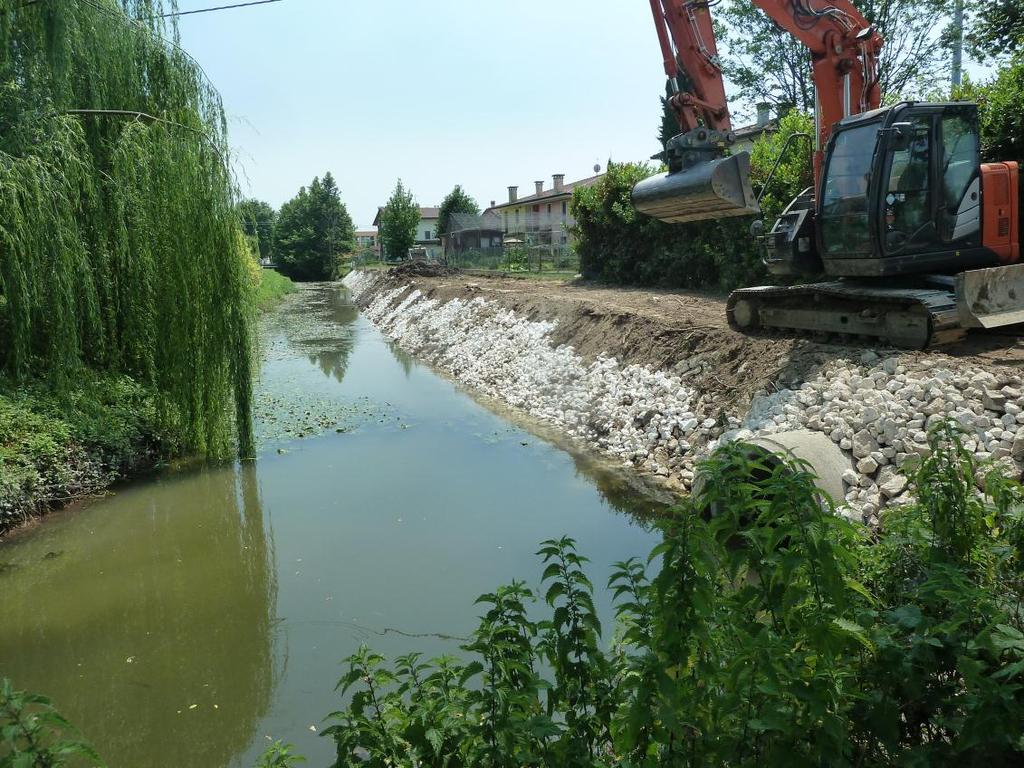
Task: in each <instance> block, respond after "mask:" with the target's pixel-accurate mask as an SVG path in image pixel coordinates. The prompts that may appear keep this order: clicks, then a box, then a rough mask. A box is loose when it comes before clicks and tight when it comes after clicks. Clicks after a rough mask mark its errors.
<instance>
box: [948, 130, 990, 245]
mask: <svg viewBox="0 0 1024 768" xmlns="http://www.w3.org/2000/svg"><path fill="white" fill-rule="evenodd" d="M979 168H980V165H979V157H978V131H977V129H976V128H975V125H974V123H973V121H971V120H970V119H968V118H967V117H966V116H964V115H946V116H945V117H943V118H942V207H941V210H940V216H939V223H940V227H941V230H942V239H943V240H944V241H945V242H951V241H953V240H961V239H963V238H967V237H971V236H972V235H974V236H977V235H979V234H980V232H981V207H980V202H981V201H980V199H979V192H980V185H981V180H980V178H979V175H978V172H979Z"/></svg>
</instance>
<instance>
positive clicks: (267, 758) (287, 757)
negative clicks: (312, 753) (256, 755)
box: [256, 741, 306, 768]
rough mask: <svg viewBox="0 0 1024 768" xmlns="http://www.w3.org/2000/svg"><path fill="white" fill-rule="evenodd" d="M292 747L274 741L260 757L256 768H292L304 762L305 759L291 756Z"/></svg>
mask: <svg viewBox="0 0 1024 768" xmlns="http://www.w3.org/2000/svg"><path fill="white" fill-rule="evenodd" d="M293 749H294V747H293V746H292V745H291V744H285V743H283V742H281V741H275V742H274V743H273V744H271V745H270V746H269V747H267V751H266V752H264V753H263V754H262V755H261V756H260V761H259V762H258V763H257V764H256V768H294V767H295V766H296V765H298V764H299V763H304V762H306V758H304V757H301V756H300V755H293V754H292V750H293Z"/></svg>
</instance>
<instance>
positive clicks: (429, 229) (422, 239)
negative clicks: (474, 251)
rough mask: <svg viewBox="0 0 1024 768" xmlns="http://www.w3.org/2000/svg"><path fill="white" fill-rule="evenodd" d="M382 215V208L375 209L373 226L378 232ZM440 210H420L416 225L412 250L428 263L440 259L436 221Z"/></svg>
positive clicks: (439, 240)
mask: <svg viewBox="0 0 1024 768" xmlns="http://www.w3.org/2000/svg"><path fill="white" fill-rule="evenodd" d="M383 213H384V206H381V207H379V208H377V216H376V217H375V218H374V220H373V226H375V227H377V230H378V231H380V217H381V214H383ZM440 213H441V210H440V208H436V207H434V208H420V220H419V223H418V224H417V225H416V242H415V243H413V248H412V250H414V251H416V252H417V255H419V256H421V257H425V258H426V259H428V260H430V261H437V260H438V259H440V258H441V238H440V237H438V234H437V221H438V219H439V218H440Z"/></svg>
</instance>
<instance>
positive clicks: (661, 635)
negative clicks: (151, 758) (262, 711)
mask: <svg viewBox="0 0 1024 768" xmlns="http://www.w3.org/2000/svg"><path fill="white" fill-rule="evenodd" d="M930 439H931V445H930V447H931V454H930V457H929V458H927V459H926V460H925V461H924V462H922V464H921V466H920V469H919V471H918V474H917V476H916V478H915V487H916V489H917V492H918V494H919V498H920V501H919V503H917V504H914V505H910V506H906V507H903V508H900V509H897V510H894V511H891V512H890V513H889V514H888V516H887V518H886V520H885V523H886V530H885V531H884V532H883V533H882V535H881V537H880V539H879V541H878V542H877V543H873V542H871V541H869V540H868V538H867V537H866V536H865V535H863V534H862V533H861V532H860V531H859V529H856V528H854V527H853V526H852V525H851V524H850V523H847V522H846V521H844V520H843V519H842V517H840V516H838V515H836V514H834V510H833V509H832V507H831V502H830V501H829V500H828V499H823V498H822V496H821V493H820V492H819V491H818V490H817V489H816V488H815V486H814V478H813V477H812V475H811V474H810V472H809V469H808V467H807V466H806V465H803V464H800V463H796V462H792V461H788V460H784V459H781V458H778V457H776V458H773V459H768V458H764V457H761V455H760V454H758V453H756V452H754V451H751V450H750V448H749V447H748V446H743V445H733V446H728V447H726V448H723V449H721V450H720V451H718V452H717V453H716V454H714V455H713V456H712V457H711V459H709V460H708V461H707V462H706V463H705V464H704V465H703V466H702V468H701V472H702V473H703V474H704V476H705V477H706V478H707V483H706V485H705V488H706V490H705V491H704V492H703V493H702V495H701V496H700V498H699V503H698V502H694V501H692V500H691V501H689V502H687V503H686V504H685V505H684V506H683V507H682V508H680V509H679V510H678V514H677V515H676V516H675V517H674V518H673V519H672V520H671V521H670V522H669V524H668V525H667V526H666V529H665V535H664V542H663V543H662V544H661V545H659V546H658V547H657V548H656V549H655V550H654V551H653V552H652V553H651V557H650V558H649V560H648V565H649V566H652V567H653V566H655V565H656V567H657V572H656V573H655V575H654V576H653V578H649V577H648V574H647V570H648V568H647V567H645V565H644V564H643V563H641V562H639V561H637V560H635V559H634V560H629V561H626V562H622V563H617V564H616V565H615V567H614V570H613V573H612V576H611V579H610V580H609V587H610V588H611V589H612V590H613V593H614V597H615V601H616V613H617V620H618V628H619V629H618V633H617V641H616V643H615V644H614V645H613V647H612V650H611V651H610V652H606V651H605V650H604V649H603V647H602V642H601V626H600V624H599V622H598V619H597V616H596V613H595V611H594V608H593V602H592V591H593V589H592V586H591V583H590V580H589V579H588V577H587V576H586V574H585V572H584V567H585V564H586V558H584V557H582V556H580V555H579V554H577V552H576V549H575V543H574V542H573V540H572V539H569V538H562V539H558V540H550V541H546V542H543V544H542V545H541V549H540V551H539V553H538V554H539V555H540V556H541V557H542V560H543V565H544V571H543V574H542V577H541V581H542V585H543V587H542V589H543V598H544V602H545V603H546V604H547V605H548V606H549V608H550V610H551V614H550V618H547V619H544V620H542V621H535V620H533V619H532V618H531V615H530V614H531V611H530V610H529V605H530V604H531V603H532V602H533V601H534V594H533V592H532V591H531V590H530V589H528V588H527V587H526V586H525V585H524V584H523V583H521V582H515V583H513V584H511V585H509V586H506V587H502V588H499V589H498V590H496V591H495V592H493V593H490V594H487V595H483V596H482V597H481V598H480V599H479V600H478V603H479V604H480V605H482V606H483V607H484V612H483V615H482V616H481V617H480V623H479V626H478V628H477V630H476V631H475V632H474V633H473V635H472V637H471V638H470V639H469V640H468V642H466V643H465V644H464V645H463V646H462V648H463V651H464V652H466V653H467V654H469V660H468V661H466V662H459V661H456V660H455V659H453V658H451V657H444V658H441V659H435V660H433V661H431V662H426V663H425V662H423V661H421V658H420V657H419V656H418V655H416V654H412V655H409V656H406V657H403V658H400V659H398V660H397V661H396V662H395V663H394V664H390V665H389V664H388V663H387V662H386V660H385V659H384V658H383V657H382V656H380V655H378V654H375V653H373V652H372V651H370V650H368V649H366V648H362V649H360V651H359V652H358V653H356V654H354V655H353V656H352V657H351V658H350V659H349V665H350V668H349V672H348V673H347V674H346V675H345V677H344V678H343V679H342V680H341V681H340V683H339V688H340V689H341V690H342V692H343V693H347V692H349V691H352V696H351V700H350V703H349V704H348V707H347V708H346V709H344V710H341V711H339V712H335V713H333V714H332V715H331V716H330V719H331V720H332V721H333V722H332V725H331V726H330V727H329V728H327V729H325V731H324V735H325V736H327V737H329V738H332V739H333V740H334V741H335V743H336V744H337V748H338V753H337V754H338V759H337V762H336V763H335V765H336V766H348V765H356V764H363V765H367V766H395V765H402V766H413V765H436V766H509V767H510V768H511V766H541V765H544V766H555V765H557V766H631V767H632V766H637V767H639V766H650V767H651V768H653V767H654V766H695V767H696V766H708V765H736V766H820V765H829V766H854V765H857V766H888V765H953V764H967V765H980V764H991V765H1011V764H1018V763H1019V762H1020V761H1021V758H1022V757H1024V737H1022V735H1021V730H1020V727H1019V725H1020V723H1021V722H1024V631H1022V630H1024V610H1022V608H1021V606H1022V605H1024V560H1022V558H1024V489H1022V488H1021V486H1020V485H1019V484H1017V483H1015V482H1013V481H1010V480H1008V479H1007V478H1005V477H1004V476H1003V475H1001V474H999V473H998V472H994V473H992V474H990V476H989V478H988V481H987V486H986V488H987V495H985V496H980V495H978V493H977V492H976V489H975V474H976V471H977V469H978V468H977V467H975V466H974V464H973V459H972V455H971V454H970V453H968V452H967V451H965V450H964V449H963V447H962V446H961V444H960V437H959V435H958V434H957V433H956V432H955V430H954V429H953V428H952V427H950V426H948V425H939V426H938V427H937V428H935V429H934V430H933V431H932V433H931V436H930ZM752 457H754V458H752ZM823 505H824V508H823ZM707 510H713V511H714V515H713V516H712V517H711V518H710V520H709V521H708V520H706V519H705V518H704V517H703V516H702V513H704V512H706V511H707ZM548 677H550V680H549V679H547V678H548Z"/></svg>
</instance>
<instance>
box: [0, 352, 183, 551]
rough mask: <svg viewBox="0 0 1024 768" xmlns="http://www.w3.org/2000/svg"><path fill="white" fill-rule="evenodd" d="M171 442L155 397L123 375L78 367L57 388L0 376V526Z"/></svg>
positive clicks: (162, 451) (162, 453) (109, 477)
mask: <svg viewBox="0 0 1024 768" xmlns="http://www.w3.org/2000/svg"><path fill="white" fill-rule="evenodd" d="M177 449H178V446H177V445H176V443H175V441H174V440H173V439H171V438H170V436H169V434H167V433H166V431H165V430H164V429H163V428H161V426H160V419H159V415H158V409H157V403H156V397H155V396H154V395H153V393H152V392H151V391H150V390H148V389H146V388H145V387H143V386H141V385H139V384H138V383H137V382H135V381H134V380H132V379H131V378H129V377H127V376H121V375H110V374H95V373H90V372H89V371H87V370H83V371H81V372H80V373H79V374H77V375H76V376H75V377H74V380H73V383H68V384H66V385H65V386H64V387H62V388H61V389H55V388H53V387H51V386H49V385H47V384H45V383H43V382H31V383H28V384H19V385H16V384H15V383H14V382H12V381H11V380H9V379H4V378H0V533H3V532H4V531H6V530H8V529H9V528H12V527H14V526H16V525H18V524H20V523H21V522H23V521H25V520H27V519H28V518H30V517H33V516H35V515H38V514H40V513H42V512H45V511H46V510H47V509H50V508H54V507H56V506H59V505H61V504H66V503H68V502H70V501H73V500H75V499H77V498H80V497H82V496H85V495H89V494H93V493H97V492H99V491H101V490H103V489H104V488H106V487H107V486H109V485H110V484H111V483H112V482H114V481H115V480H117V479H120V478H123V477H127V476H129V475H131V474H134V473H137V472H139V471H143V470H147V469H150V468H152V467H153V466H154V465H155V464H156V463H157V462H158V461H160V460H161V459H162V458H165V457H166V456H169V455H171V454H173V453H174V452H175V451H176V450H177Z"/></svg>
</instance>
